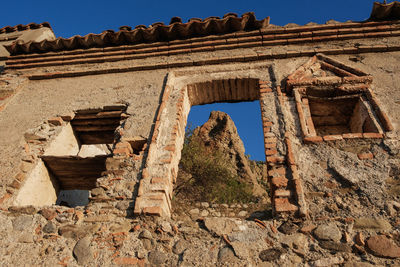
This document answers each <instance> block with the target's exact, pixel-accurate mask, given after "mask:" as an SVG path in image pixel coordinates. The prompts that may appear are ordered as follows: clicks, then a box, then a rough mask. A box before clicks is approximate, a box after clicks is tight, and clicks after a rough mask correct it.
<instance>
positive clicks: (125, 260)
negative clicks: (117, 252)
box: [114, 257, 144, 265]
mask: <svg viewBox="0 0 400 267" xmlns="http://www.w3.org/2000/svg"><path fill="white" fill-rule="evenodd" d="M114 263H115V264H117V265H136V264H138V265H141V264H144V260H139V259H137V258H128V257H121V258H115V259H114Z"/></svg>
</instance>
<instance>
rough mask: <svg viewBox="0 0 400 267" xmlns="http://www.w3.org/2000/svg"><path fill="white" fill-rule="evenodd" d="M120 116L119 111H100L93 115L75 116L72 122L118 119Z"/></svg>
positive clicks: (120, 112)
mask: <svg viewBox="0 0 400 267" xmlns="http://www.w3.org/2000/svg"><path fill="white" fill-rule="evenodd" d="M121 115H122V111H121V110H117V111H102V112H98V113H93V114H76V116H75V118H74V119H73V120H82V119H97V118H120V117H121Z"/></svg>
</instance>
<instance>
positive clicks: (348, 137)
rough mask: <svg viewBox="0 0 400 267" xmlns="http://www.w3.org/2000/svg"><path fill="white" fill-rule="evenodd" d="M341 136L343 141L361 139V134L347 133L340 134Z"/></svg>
mask: <svg viewBox="0 0 400 267" xmlns="http://www.w3.org/2000/svg"><path fill="white" fill-rule="evenodd" d="M342 136H343V138H345V139H353V138H363V134H362V133H347V134H342Z"/></svg>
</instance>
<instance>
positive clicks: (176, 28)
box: [5, 12, 269, 55]
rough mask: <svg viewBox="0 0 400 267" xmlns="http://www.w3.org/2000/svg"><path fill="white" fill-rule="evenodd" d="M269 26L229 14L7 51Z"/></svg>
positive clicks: (251, 15) (11, 47) (148, 40)
mask: <svg viewBox="0 0 400 267" xmlns="http://www.w3.org/2000/svg"><path fill="white" fill-rule="evenodd" d="M268 24H269V18H265V19H263V20H257V19H256V17H255V15H254V13H253V12H248V13H245V14H243V15H242V16H241V17H238V16H237V15H236V14H234V13H228V14H226V15H224V17H223V18H222V19H221V18H218V17H209V18H206V19H204V20H202V19H196V18H192V19H190V20H189V22H187V23H182V19H180V18H179V17H174V18H172V19H171V23H170V24H169V25H164V24H163V23H162V22H156V23H153V24H152V25H151V26H150V27H146V26H144V25H138V26H136V27H135V29H133V30H131V27H129V26H122V27H121V28H120V30H119V31H118V32H114V31H112V30H108V31H104V32H103V33H101V34H88V35H85V36H73V37H71V38H68V39H64V38H57V39H56V40H53V41H48V40H43V41H41V42H27V43H23V42H14V43H12V44H11V45H6V46H5V47H6V49H7V50H8V51H9V52H10V54H11V55H18V54H26V53H43V52H50V51H63V50H74V49H85V48H92V47H109V46H121V45H127V44H139V43H153V42H167V41H173V40H180V39H190V38H194V37H201V36H207V35H220V34H227V33H233V32H238V31H253V30H258V29H262V28H265V27H267V26H268Z"/></svg>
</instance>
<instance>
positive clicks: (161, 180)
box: [151, 177, 167, 184]
mask: <svg viewBox="0 0 400 267" xmlns="http://www.w3.org/2000/svg"><path fill="white" fill-rule="evenodd" d="M151 183H152V184H165V183H167V179H165V178H161V177H153V178H151Z"/></svg>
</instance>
